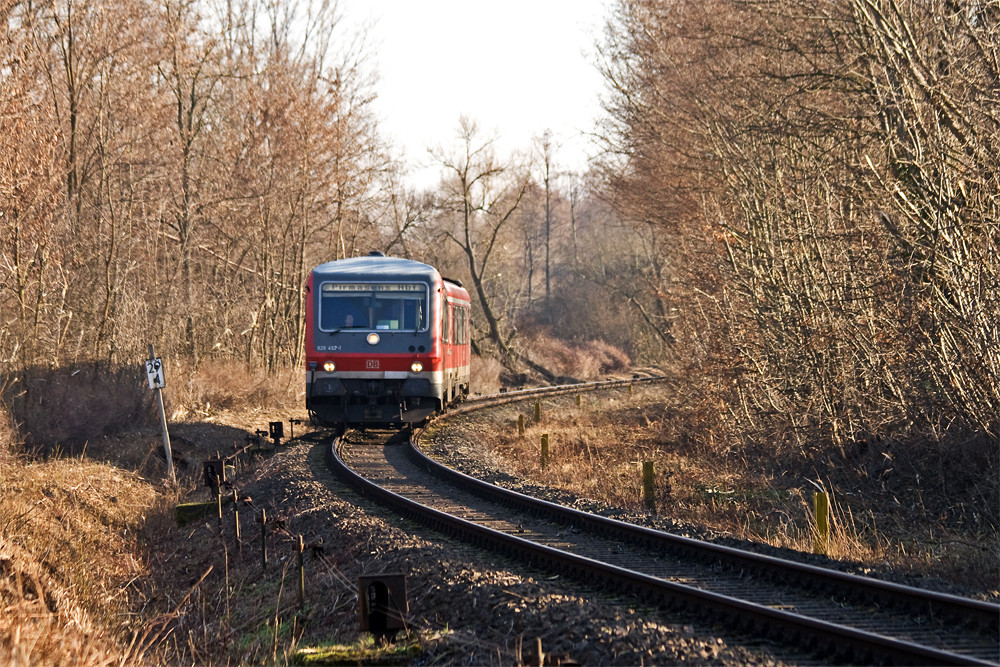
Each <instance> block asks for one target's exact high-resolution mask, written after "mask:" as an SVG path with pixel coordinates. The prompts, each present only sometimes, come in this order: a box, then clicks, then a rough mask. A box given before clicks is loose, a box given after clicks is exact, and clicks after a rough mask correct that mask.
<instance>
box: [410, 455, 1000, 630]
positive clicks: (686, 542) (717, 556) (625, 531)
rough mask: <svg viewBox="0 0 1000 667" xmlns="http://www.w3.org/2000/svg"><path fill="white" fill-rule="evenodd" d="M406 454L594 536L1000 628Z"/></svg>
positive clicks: (915, 591) (979, 616) (949, 599)
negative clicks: (586, 509) (530, 493)
mask: <svg viewBox="0 0 1000 667" xmlns="http://www.w3.org/2000/svg"><path fill="white" fill-rule="evenodd" d="M407 454H408V455H409V456H410V457H411V458H412V459H413V461H414V463H416V464H417V465H419V466H422V467H424V468H425V469H427V470H428V471H429V472H430V473H431V474H434V475H438V476H441V477H443V478H445V479H448V480H449V481H451V482H452V483H454V484H455V485H457V486H460V487H462V488H464V489H466V490H467V491H470V492H472V493H474V494H476V495H478V496H480V497H482V498H486V499H488V500H491V501H493V502H497V503H502V504H504V505H507V506H508V507H512V508H516V509H518V510H521V511H524V512H528V513H531V514H534V515H536V516H542V517H545V518H549V519H553V520H555V521H560V522H565V523H569V524H572V525H574V526H576V527H577V528H579V529H581V530H586V531H588V532H591V533H594V534H597V535H603V536H606V537H614V538H616V539H620V540H622V541H629V542H631V543H633V544H641V545H645V546H647V547H653V548H658V549H663V550H664V551H667V552H670V553H674V554H679V555H684V556H694V557H698V558H701V559H704V558H705V557H706V556H707V557H710V558H712V559H714V560H715V561H716V562H717V563H719V564H720V565H724V566H726V567H730V568H732V569H741V568H742V569H747V570H752V571H754V572H755V573H758V574H762V575H766V576H769V577H771V578H778V579H780V580H782V581H792V582H795V583H800V584H808V585H811V586H814V587H815V586H823V587H826V588H828V589H832V590H837V591H838V593H839V594H842V595H843V596H844V597H854V598H857V599H865V600H875V601H878V602H883V603H887V604H894V605H897V606H899V607H901V608H905V609H907V610H920V611H924V612H926V613H927V614H929V615H931V616H937V617H944V618H948V619H950V620H953V621H957V622H964V623H969V624H972V625H975V626H978V627H981V628H986V629H991V630H996V629H997V628H1000V605H997V604H993V603H990V602H985V601H982V600H973V599H970V598H964V597H960V596H957V595H951V594H948V593H941V592H938V591H929V590H926V589H922V588H916V587H913V586H906V585H903V584H897V583H894V582H890V581H884V580H881V579H873V578H870V577H863V576H859V575H856V574H851V573H849V572H842V571H839V570H831V569H827V568H823V567H818V566H816V565H810V564H808V563H801V562H797V561H792V560H786V559H783V558H777V557H775V556H769V555H767V554H761V553H755V552H752V551H744V550H741V549H737V548H734V547H728V546H725V545H722V544H715V543H713V542H705V541H702V540H696V539H693V538H690V537H684V536H682V535H674V534H672V533H666V532H663V531H659V530H654V529H652V528H647V527H645V526H639V525H636V524H632V523H627V522H624V521H618V520H617V519H612V518H609V517H605V516H600V515H598V514H590V513H588V512H583V511H581V510H578V509H576V508H573V507H567V506H565V505H559V504H557V503H553V502H549V501H547V500H543V499H540V498H534V497H532V496H528V495H525V494H523V493H519V492H517V491H514V490H511V489H505V488H503V487H499V486H496V485H494V484H491V483H489V482H484V481H482V480H480V479H476V478H475V477H471V476H469V475H466V474H465V473H463V472H459V471H458V470H455V469H454V468H450V467H448V466H446V465H444V464H442V463H439V462H438V461H435V460H434V459H432V458H430V457H429V456H428V455H427V454H426V453H424V452H423V451H421V450H420V449H419V447H418V446H417V443H416V442H415V441H414V440H413V439H411V440H410V441H409V443H408V445H407Z"/></svg>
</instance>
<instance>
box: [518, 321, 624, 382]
mask: <svg viewBox="0 0 1000 667" xmlns="http://www.w3.org/2000/svg"><path fill="white" fill-rule="evenodd" d="M519 344H520V346H521V347H522V348H523V349H524V350H525V351H527V354H528V356H529V358H531V359H532V360H533V361H535V362H536V363H538V364H540V365H541V366H544V367H545V368H547V369H548V370H549V371H551V372H552V373H554V374H555V375H557V376H560V377H564V378H574V379H576V380H581V381H586V380H596V379H598V378H601V377H604V376H606V375H607V374H608V373H613V372H619V371H622V370H624V369H627V368H629V366H630V365H631V360H630V359H629V358H628V355H627V354H626V353H625V352H623V351H622V350H620V349H618V348H616V347H614V346H613V345H609V344H608V343H605V342H604V341H600V340H587V341H578V342H571V341H567V340H564V339H560V338H556V337H554V336H552V335H550V334H547V333H545V332H544V331H535V332H532V333H528V334H525V336H524V337H523V339H521V340H520V341H519Z"/></svg>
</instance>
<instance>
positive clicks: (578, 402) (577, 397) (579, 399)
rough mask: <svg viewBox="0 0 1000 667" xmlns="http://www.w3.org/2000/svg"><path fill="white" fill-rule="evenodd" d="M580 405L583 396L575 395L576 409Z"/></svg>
mask: <svg viewBox="0 0 1000 667" xmlns="http://www.w3.org/2000/svg"><path fill="white" fill-rule="evenodd" d="M581 405H583V396H581V395H580V394H577V395H576V407H580V406H581Z"/></svg>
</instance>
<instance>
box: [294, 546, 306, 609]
mask: <svg viewBox="0 0 1000 667" xmlns="http://www.w3.org/2000/svg"><path fill="white" fill-rule="evenodd" d="M304 549H305V547H304V546H303V544H302V536H301V535H299V544H298V549H297V551H298V553H297V554H296V557H297V564H298V569H299V609H303V608H304V607H305V606H306V568H305V565H304V560H303V558H302V552H303V550H304Z"/></svg>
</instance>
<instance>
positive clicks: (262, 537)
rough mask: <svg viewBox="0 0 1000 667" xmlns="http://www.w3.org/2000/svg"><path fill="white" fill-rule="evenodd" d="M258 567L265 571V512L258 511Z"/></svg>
mask: <svg viewBox="0 0 1000 667" xmlns="http://www.w3.org/2000/svg"><path fill="white" fill-rule="evenodd" d="M260 567H261V569H262V570H266V569H267V510H261V511H260Z"/></svg>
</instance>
